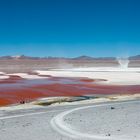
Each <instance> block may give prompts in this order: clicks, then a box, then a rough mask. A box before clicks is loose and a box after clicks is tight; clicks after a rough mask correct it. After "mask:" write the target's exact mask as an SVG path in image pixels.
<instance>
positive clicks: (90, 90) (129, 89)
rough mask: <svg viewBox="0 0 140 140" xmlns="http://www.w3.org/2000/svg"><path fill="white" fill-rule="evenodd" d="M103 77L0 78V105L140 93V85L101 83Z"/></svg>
mask: <svg viewBox="0 0 140 140" xmlns="http://www.w3.org/2000/svg"><path fill="white" fill-rule="evenodd" d="M97 81H105V80H104V79H100V80H98V79H95V80H93V79H88V78H82V77H79V78H66V77H51V76H48V78H46V79H34V80H27V79H23V78H21V77H19V76H10V78H9V79H4V80H0V106H6V105H11V104H18V103H24V102H30V101H33V100H36V99H38V98H43V97H55V96H85V95H93V96H94V95H98V94H99V95H104V94H135V93H140V85H129V86H126V85H125V86H124V85H121V86H118V85H101V84H97Z"/></svg>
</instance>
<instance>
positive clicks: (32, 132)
mask: <svg viewBox="0 0 140 140" xmlns="http://www.w3.org/2000/svg"><path fill="white" fill-rule="evenodd" d="M139 109H140V101H139V100H133V101H124V102H113V103H111V102H110V103H100V104H99V103H94V104H93V103H92V104H86V105H85V104H84V105H82V104H80V105H69V106H66V105H65V106H50V107H43V108H36V109H26V110H15V111H13V110H12V111H10V110H9V111H6V110H5V111H4V110H3V111H0V136H1V138H2V140H15V139H18V140H27V139H28V140H33V139H34V140H38V139H39V140H46V139H47V140H52V139H56V140H72V139H81V140H82V139H83V140H86V139H87V140H88V139H92V140H103V139H107V140H109V139H110V140H132V139H133V140H139V139H140V135H139V129H140V125H139V124H140V120H139V118H140V113H139V112H140V110H139Z"/></svg>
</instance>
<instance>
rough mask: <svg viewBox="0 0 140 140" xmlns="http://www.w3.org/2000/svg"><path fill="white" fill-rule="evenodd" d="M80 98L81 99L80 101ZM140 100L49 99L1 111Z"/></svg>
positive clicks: (112, 97) (109, 97) (125, 97)
mask: <svg viewBox="0 0 140 140" xmlns="http://www.w3.org/2000/svg"><path fill="white" fill-rule="evenodd" d="M78 98H79V99H78ZM136 99H140V94H139V93H138V94H133V95H130V94H128V95H105V96H104V97H93V98H90V99H83V98H82V97H49V98H40V99H37V100H35V101H32V102H29V103H25V104H13V105H9V106H2V107H0V111H8V110H9V111H10V110H11V111H12V110H20V109H22V110H23V109H31V108H42V107H45V106H48V107H49V106H51V107H53V106H67V105H78V104H79V105H80V104H81V105H84V104H94V103H104V102H119V101H129V100H136Z"/></svg>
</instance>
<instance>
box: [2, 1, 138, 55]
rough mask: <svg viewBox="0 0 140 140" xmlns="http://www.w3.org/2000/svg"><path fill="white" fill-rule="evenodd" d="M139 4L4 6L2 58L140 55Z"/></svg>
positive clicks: (28, 3) (4, 3) (18, 3)
mask: <svg viewBox="0 0 140 140" xmlns="http://www.w3.org/2000/svg"><path fill="white" fill-rule="evenodd" d="M139 7H140V1H139V0H12V1H11V0H3V1H0V55H16V54H25V55H32V56H65V57H75V56H79V55H90V56H95V57H96V56H123V55H125V56H128V55H136V54H140V18H139V17H140V8H139Z"/></svg>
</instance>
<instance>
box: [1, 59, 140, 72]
mask: <svg viewBox="0 0 140 140" xmlns="http://www.w3.org/2000/svg"><path fill="white" fill-rule="evenodd" d="M118 65H119V64H118V61H117V60H110V59H107V60H103V59H98V60H86V59H85V60H83V59H81V60H80V59H78V60H76V59H61V58H58V59H2V60H1V59H0V71H4V72H8V73H12V72H29V71H33V70H48V69H51V68H73V67H103V66H105V67H117V66H118ZM129 67H140V60H130V63H129Z"/></svg>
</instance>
